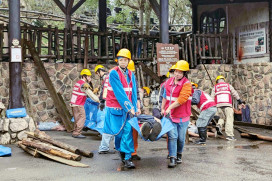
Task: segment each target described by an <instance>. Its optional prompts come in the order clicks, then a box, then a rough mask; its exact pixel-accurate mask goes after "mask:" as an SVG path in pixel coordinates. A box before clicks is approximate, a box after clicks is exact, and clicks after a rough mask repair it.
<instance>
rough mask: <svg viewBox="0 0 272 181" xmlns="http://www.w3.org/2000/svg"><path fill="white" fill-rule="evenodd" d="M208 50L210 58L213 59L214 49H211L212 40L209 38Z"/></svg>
mask: <svg viewBox="0 0 272 181" xmlns="http://www.w3.org/2000/svg"><path fill="white" fill-rule="evenodd" d="M208 48H209V56H210V57H212V47H211V39H210V38H208Z"/></svg>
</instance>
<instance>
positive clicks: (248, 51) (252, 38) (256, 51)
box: [239, 28, 266, 56]
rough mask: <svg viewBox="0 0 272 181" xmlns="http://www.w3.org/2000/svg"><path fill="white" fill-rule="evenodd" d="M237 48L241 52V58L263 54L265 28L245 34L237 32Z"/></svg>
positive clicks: (264, 48) (264, 49)
mask: <svg viewBox="0 0 272 181" xmlns="http://www.w3.org/2000/svg"><path fill="white" fill-rule="evenodd" d="M239 48H241V49H242V50H243V56H251V55H260V54H265V53H266V34H265V28H262V29H258V30H252V31H246V32H239Z"/></svg>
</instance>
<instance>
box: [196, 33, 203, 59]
mask: <svg viewBox="0 0 272 181" xmlns="http://www.w3.org/2000/svg"><path fill="white" fill-rule="evenodd" d="M197 36H198V35H197ZM197 49H198V55H199V56H200V61H199V63H200V64H202V60H201V44H200V37H197Z"/></svg>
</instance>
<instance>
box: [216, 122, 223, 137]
mask: <svg viewBox="0 0 272 181" xmlns="http://www.w3.org/2000/svg"><path fill="white" fill-rule="evenodd" d="M216 131H217V134H218V135H223V133H222V128H221V126H220V124H217V125H216Z"/></svg>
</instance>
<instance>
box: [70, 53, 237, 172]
mask: <svg viewBox="0 0 272 181" xmlns="http://www.w3.org/2000/svg"><path fill="white" fill-rule="evenodd" d="M116 57H117V58H116V60H115V61H116V62H117V64H118V66H116V67H114V68H112V69H111V70H110V71H106V69H105V67H104V66H102V65H97V66H96V67H95V73H96V74H97V75H98V76H99V77H100V78H101V80H102V81H101V92H100V95H99V97H97V96H96V95H95V94H94V93H93V92H92V87H91V86H90V85H89V82H90V81H91V72H90V70H88V69H83V70H82V71H81V74H80V75H81V79H80V80H79V81H77V82H76V84H75V86H74V88H73V92H72V98H71V106H72V111H73V115H74V119H75V124H74V131H73V134H72V136H73V137H75V138H84V137H85V136H84V135H82V134H81V131H82V129H83V126H84V122H85V119H86V116H85V110H84V103H85V100H86V97H87V96H88V97H90V98H91V99H92V100H93V101H95V102H98V103H99V108H100V110H104V109H105V110H104V111H105V122H104V129H103V134H102V140H101V144H100V147H99V151H98V152H99V153H100V154H107V153H115V151H113V150H110V146H109V145H110V142H111V141H112V140H114V142H115V144H114V145H115V149H116V150H117V151H118V152H119V154H120V157H121V161H122V162H123V163H124V166H125V167H126V168H135V165H134V163H133V162H132V160H140V159H141V158H140V157H139V156H138V155H137V148H138V132H137V131H136V130H134V129H133V128H132V126H131V125H130V124H129V123H128V121H127V120H129V119H131V118H132V117H134V116H137V115H139V114H141V102H140V93H139V87H138V83H137V80H136V77H135V74H134V71H135V66H134V62H133V61H132V60H131V52H130V51H129V50H128V49H121V50H120V51H119V52H118V53H117V56H116ZM189 70H190V69H189V64H188V62H187V61H185V60H180V61H178V62H176V64H175V65H173V66H172V67H171V68H170V69H169V72H168V73H167V77H168V79H167V80H165V81H164V82H163V83H162V84H161V86H160V93H159V100H158V102H159V107H158V108H157V110H158V112H160V115H161V117H162V116H164V117H167V118H168V119H169V120H170V121H171V123H172V125H173V129H172V130H170V131H169V132H168V133H167V148H168V153H169V155H168V156H169V160H170V161H169V163H168V167H169V168H174V167H176V165H177V164H180V163H182V152H183V148H184V145H185V137H186V131H187V128H188V125H189V122H190V116H191V106H192V105H197V107H198V108H199V110H200V115H199V116H198V119H197V121H196V126H197V128H198V133H199V140H197V141H196V142H195V143H196V144H205V143H206V138H207V126H208V124H209V123H210V121H211V120H212V119H213V118H214V116H215V115H216V114H217V115H218V116H219V118H220V119H217V120H218V123H217V125H216V130H217V133H218V134H219V135H222V128H223V125H224V123H225V132H226V136H227V137H226V139H227V140H235V138H234V134H233V109H232V96H234V97H235V98H236V99H237V101H238V103H239V104H241V103H242V101H241V99H240V97H239V95H238V93H237V92H236V91H235V89H234V88H233V87H232V86H231V85H230V84H228V83H226V82H225V81H226V80H225V78H224V77H223V76H218V77H217V78H216V84H215V86H214V87H213V89H212V93H211V96H210V95H208V94H207V93H205V92H204V91H202V90H200V89H198V85H197V84H196V83H193V82H190V81H189V79H188V73H189ZM144 89H145V91H146V93H147V94H149V93H150V89H149V88H148V87H145V88H144ZM153 113H154V110H153ZM156 117H157V116H156ZM143 127H144V124H143V125H142V127H141V129H142V128H143ZM143 129H144V128H143Z"/></svg>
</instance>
